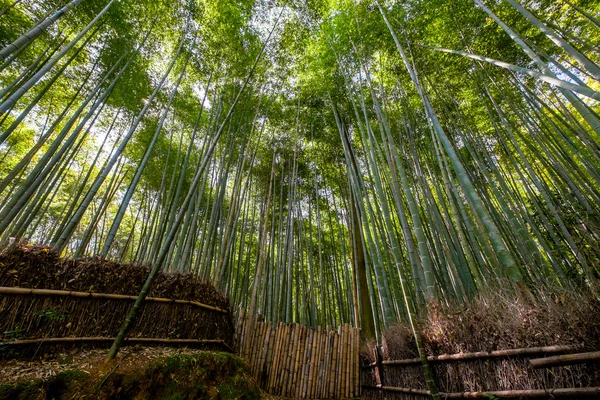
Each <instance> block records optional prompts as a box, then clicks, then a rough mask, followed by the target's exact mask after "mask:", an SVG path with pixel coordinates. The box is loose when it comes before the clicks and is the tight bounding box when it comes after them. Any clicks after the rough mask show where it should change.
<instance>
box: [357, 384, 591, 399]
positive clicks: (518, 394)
mask: <svg viewBox="0 0 600 400" xmlns="http://www.w3.org/2000/svg"><path fill="white" fill-rule="evenodd" d="M365 389H375V390H383V391H388V392H397V393H405V394H416V395H422V396H429V390H423V389H409V388H396V387H391V386H365ZM598 395H600V387H588V388H559V389H527V390H501V391H495V392H464V393H440V396H441V397H443V398H445V399H489V398H492V397H497V398H501V399H510V398H528V399H531V398H541V399H548V398H556V397H562V398H571V399H572V398H580V397H592V398H594V397H597V396H598ZM574 396H576V397H574Z"/></svg>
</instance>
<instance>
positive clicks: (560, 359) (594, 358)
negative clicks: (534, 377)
mask: <svg viewBox="0 0 600 400" xmlns="http://www.w3.org/2000/svg"><path fill="white" fill-rule="evenodd" d="M529 362H530V363H531V366H532V367H533V368H550V367H558V366H561V365H574V364H585V363H597V362H600V351H592V352H589V353H578V354H565V355H562V356H553V357H545V358H536V359H534V360H529Z"/></svg>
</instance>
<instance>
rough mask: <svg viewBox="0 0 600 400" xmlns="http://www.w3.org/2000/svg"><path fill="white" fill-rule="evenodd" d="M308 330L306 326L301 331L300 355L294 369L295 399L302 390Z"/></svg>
mask: <svg viewBox="0 0 600 400" xmlns="http://www.w3.org/2000/svg"><path fill="white" fill-rule="evenodd" d="M306 334H307V328H306V325H302V330H301V331H300V340H299V341H298V345H297V348H298V353H297V354H296V365H295V367H294V380H293V382H294V385H293V387H292V391H291V394H292V395H293V396H294V397H296V398H297V397H298V393H299V391H300V388H301V381H302V366H303V365H304V358H303V357H304V349H305V346H304V344H305V341H306Z"/></svg>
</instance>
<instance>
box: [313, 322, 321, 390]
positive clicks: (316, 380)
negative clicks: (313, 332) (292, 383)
mask: <svg viewBox="0 0 600 400" xmlns="http://www.w3.org/2000/svg"><path fill="white" fill-rule="evenodd" d="M323 331H324V328H323V327H320V330H319V336H318V341H317V358H316V360H315V371H314V375H315V376H314V378H313V382H314V386H313V397H314V398H319V394H320V393H319V383H320V380H319V369H320V368H319V367H320V366H321V359H322V358H323Z"/></svg>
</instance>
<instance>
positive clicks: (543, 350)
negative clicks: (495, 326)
mask: <svg viewBox="0 0 600 400" xmlns="http://www.w3.org/2000/svg"><path fill="white" fill-rule="evenodd" d="M581 349H583V345H581V344H580V345H572V346H545V347H527V348H522V349H508V350H495V351H478V352H475V353H457V354H442V355H439V356H429V357H427V360H429V361H430V362H448V361H466V360H479V359H487V358H499V357H516V356H534V355H540V354H553V353H566V352H569V351H577V350H581ZM382 363H383V365H413V364H420V363H421V360H420V359H419V358H409V359H405V360H384V361H383V362H382ZM375 366H377V363H376V362H374V363H371V364H369V365H367V366H364V368H372V367H375Z"/></svg>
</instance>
